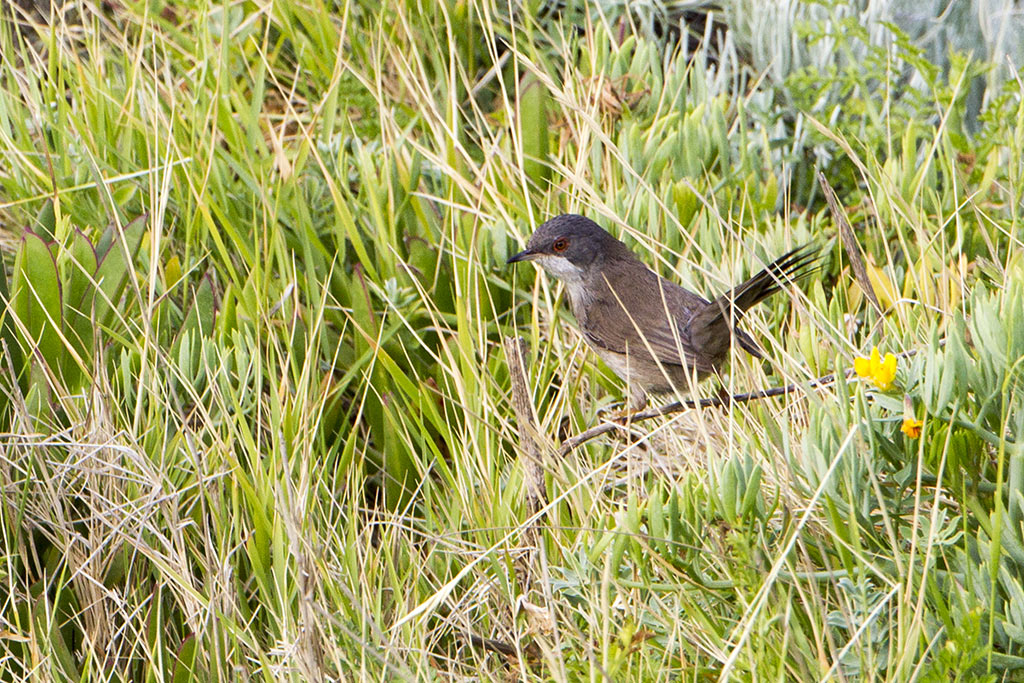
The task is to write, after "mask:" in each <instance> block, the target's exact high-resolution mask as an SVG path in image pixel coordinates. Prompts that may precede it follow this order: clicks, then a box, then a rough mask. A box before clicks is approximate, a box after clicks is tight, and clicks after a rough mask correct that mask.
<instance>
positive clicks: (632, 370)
mask: <svg viewBox="0 0 1024 683" xmlns="http://www.w3.org/2000/svg"><path fill="white" fill-rule="evenodd" d="M816 258H817V257H816V249H814V248H813V247H809V246H804V247H802V248H800V249H795V250H793V251H791V252H789V253H787V254H784V255H783V256H781V257H779V258H778V259H776V260H775V261H773V262H772V263H770V264H769V265H768V267H767V268H765V269H764V270H762V271H761V272H760V273H758V274H757V275H755V276H753V277H752V278H750V279H749V280H747V281H746V282H744V283H743V284H741V285H740V286H738V287H735V288H733V289H732V290H730V291H728V292H726V293H725V294H723V295H722V296H720V297H718V298H717V299H715V300H714V301H708V300H707V299H705V298H703V297H701V296H700V295H698V294H694V293H693V292H691V291H688V290H686V289H683V288H682V287H680V286H679V285H676V284H673V283H671V282H669V281H668V280H666V279H665V278H663V277H661V276H659V275H658V274H657V273H655V272H654V271H652V270H651V269H650V268H648V267H647V266H646V265H644V264H643V263H642V262H641V261H640V260H639V259H638V258H637V257H636V255H635V254H633V252H632V251H630V250H629V247H627V246H626V245H625V244H623V243H622V242H620V241H619V240H617V239H615V238H614V237H612V236H611V235H610V234H608V233H607V232H605V230H604V229H602V228H601V227H600V226H599V225H597V224H596V223H594V222H593V221H592V220H590V219H589V218H585V217H583V216H576V215H572V214H566V215H563V216H556V217H555V218H552V219H551V220H549V221H547V222H546V223H544V224H543V225H541V226H540V227H539V228H537V230H536V232H534V233H533V235H532V236H531V237H530V241H529V243H528V244H527V248H526V249H525V250H524V251H521V252H519V253H518V254H516V255H515V256H513V257H512V258H510V259H509V260H508V263H517V262H519V261H536V262H537V263H538V264H539V265H540V266H541V267H542V268H544V270H546V271H547V272H548V273H549V274H550V275H553V276H554V277H556V278H558V279H559V280H561V281H562V282H564V283H565V287H566V291H567V292H568V293H569V305H570V307H571V308H572V313H573V315H574V316H576V322H577V323H578V324H579V327H580V331H581V332H582V333H583V339H585V340H586V342H587V344H588V345H589V346H590V347H591V348H592V349H594V351H596V352H597V355H598V356H600V357H601V359H602V360H604V362H605V363H607V364H608V367H610V368H611V369H612V370H613V371H614V372H615V374H616V375H618V376H619V377H621V378H622V379H624V380H626V385H627V387H628V388H629V394H630V407H631V408H633V409H635V410H639V409H641V408H643V407H644V406H645V405H646V404H647V394H649V393H666V392H671V391H674V390H675V389H677V388H685V387H686V386H688V378H691V377H694V375H696V379H698V380H700V379H702V378H704V377H706V376H707V375H709V374H711V373H713V372H717V371H718V369H719V368H720V367H721V366H722V364H723V363H724V362H725V361H726V360H727V359H728V356H729V348H730V346H731V345H732V341H733V339H735V340H736V341H737V342H738V343H739V345H740V346H741V347H742V348H744V349H745V350H746V351H748V352H749V353H750V354H752V355H754V356H756V357H757V358H762V357H763V356H762V353H761V350H760V349H759V348H758V347H757V344H756V343H755V342H754V340H753V339H752V338H751V337H750V336H749V335H748V334H747V333H745V332H743V331H742V330H740V329H739V328H738V327H737V326H736V323H737V322H738V321H739V319H740V318H741V317H742V316H743V313H744V312H745V311H746V310H747V309H748V308H750V307H751V306H753V305H754V304H756V303H758V302H760V301H763V300H764V299H766V298H767V297H769V296H771V295H772V294H774V293H775V292H777V291H779V290H780V289H782V287H783V286H785V285H786V284H788V283H789V282H793V281H796V280H800V279H803V278H805V277H807V276H808V275H810V274H811V273H813V272H814V271H815V270H816V268H814V267H813V266H814V263H815V261H816Z"/></svg>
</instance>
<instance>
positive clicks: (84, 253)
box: [64, 229, 97, 386]
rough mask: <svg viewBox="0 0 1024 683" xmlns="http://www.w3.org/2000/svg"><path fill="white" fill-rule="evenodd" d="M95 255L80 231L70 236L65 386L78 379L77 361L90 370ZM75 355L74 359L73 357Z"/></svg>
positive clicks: (79, 374)
mask: <svg viewBox="0 0 1024 683" xmlns="http://www.w3.org/2000/svg"><path fill="white" fill-rule="evenodd" d="M96 265H97V264H96V251H95V249H94V248H93V246H92V242H90V241H89V238H88V237H86V236H85V234H84V233H83V232H82V231H81V230H77V229H76V230H75V231H74V232H73V233H72V234H71V244H70V245H69V246H68V265H67V267H68V272H67V277H66V283H67V286H66V288H65V295H64V323H65V325H64V328H65V329H64V333H65V335H66V336H67V339H68V341H69V342H70V343H71V346H72V347H73V349H74V353H73V354H72V353H68V354H66V355H65V361H66V363H65V368H64V381H65V382H66V383H68V385H69V386H73V385H75V384H76V382H77V381H78V380H80V378H81V376H82V368H81V367H80V366H79V361H80V362H81V363H84V364H85V367H86V368H90V367H91V365H92V363H91V361H92V349H93V340H94V336H95V335H94V329H93V325H92V307H93V302H94V299H95V294H96V284H95V281H94V280H93V276H94V275H95V273H96ZM76 355H77V358H76V357H75V356H76Z"/></svg>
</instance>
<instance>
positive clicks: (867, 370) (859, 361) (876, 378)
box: [853, 346, 896, 391]
mask: <svg viewBox="0 0 1024 683" xmlns="http://www.w3.org/2000/svg"><path fill="white" fill-rule="evenodd" d="M853 369H854V371H856V373H857V376H858V377H868V378H870V379H871V381H872V382H874V383H875V386H877V387H878V388H879V389H881V390H882V391H888V390H889V388H890V387H891V386H892V381H893V380H894V379H895V378H896V356H894V355H892V354H891V353H887V354H885V358H884V359H883V358H881V354H879V353H878V347H877V346H873V347H871V357H870V358H862V357H858V358H854V359H853Z"/></svg>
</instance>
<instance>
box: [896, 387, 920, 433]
mask: <svg viewBox="0 0 1024 683" xmlns="http://www.w3.org/2000/svg"><path fill="white" fill-rule="evenodd" d="M922 426H924V423H923V422H922V421H921V420H918V419H917V418H916V417H914V402H913V401H912V400H910V397H909V396H904V397H903V425H902V426H900V431H902V432H903V433H904V434H906V435H907V436H908V437H909V438H911V439H916V438H918V437H920V436H921V427H922Z"/></svg>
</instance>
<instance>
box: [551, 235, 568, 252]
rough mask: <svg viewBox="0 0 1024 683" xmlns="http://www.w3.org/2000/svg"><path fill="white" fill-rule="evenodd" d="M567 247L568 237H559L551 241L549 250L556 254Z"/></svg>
mask: <svg viewBox="0 0 1024 683" xmlns="http://www.w3.org/2000/svg"><path fill="white" fill-rule="evenodd" d="M568 248H569V239H568V238H567V237H559V238H558V239H557V240H555V241H554V242H552V243H551V251H553V252H555V253H556V254H560V253H562V252H563V251H565V250H566V249H568Z"/></svg>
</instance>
